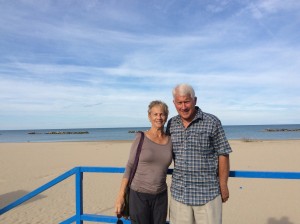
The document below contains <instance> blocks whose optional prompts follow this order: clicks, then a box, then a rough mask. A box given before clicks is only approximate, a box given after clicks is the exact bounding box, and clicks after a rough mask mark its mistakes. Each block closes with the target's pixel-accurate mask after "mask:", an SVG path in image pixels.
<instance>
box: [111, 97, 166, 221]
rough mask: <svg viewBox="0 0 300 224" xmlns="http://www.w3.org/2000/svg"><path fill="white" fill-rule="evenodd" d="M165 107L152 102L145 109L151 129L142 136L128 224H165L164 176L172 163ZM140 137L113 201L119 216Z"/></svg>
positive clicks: (137, 139)
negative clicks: (166, 131) (165, 127)
mask: <svg viewBox="0 0 300 224" xmlns="http://www.w3.org/2000/svg"><path fill="white" fill-rule="evenodd" d="M168 114H169V111H168V106H167V105H166V104H165V103H164V102H161V101H152V102H151V103H150V104H149V107H148V118H149V120H150V122H151V128H150V129H149V130H148V131H146V132H145V139H144V143H143V146H142V151H141V154H140V158H139V163H138V167H137V170H136V173H135V176H134V178H133V181H132V183H131V187H130V188H131V189H130V196H129V210H130V220H131V223H142V224H165V223H166V217H167V208H168V192H167V183H166V176H167V170H168V167H169V165H170V164H171V162H172V143H171V139H170V137H169V136H167V135H166V134H165V132H164V124H165V123H166V121H167V119H168ZM140 138H141V134H140V133H139V134H137V136H136V138H135V141H134V142H133V144H132V146H131V151H130V155H129V160H128V163H127V166H126V170H125V173H124V176H123V179H122V183H121V188H120V191H119V194H118V197H117V200H116V205H115V212H116V214H117V216H118V217H121V216H122V208H123V206H124V196H125V189H126V187H127V184H128V179H129V175H130V171H131V168H132V165H133V162H134V158H135V154H136V150H137V145H138V143H139V141H140Z"/></svg>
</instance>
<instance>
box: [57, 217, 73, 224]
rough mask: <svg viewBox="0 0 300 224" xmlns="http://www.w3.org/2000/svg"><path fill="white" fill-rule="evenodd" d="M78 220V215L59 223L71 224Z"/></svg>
mask: <svg viewBox="0 0 300 224" xmlns="http://www.w3.org/2000/svg"><path fill="white" fill-rule="evenodd" d="M75 221H76V215H74V216H72V217H70V218H68V219H66V220H65V221H62V222H60V223H59V224H71V223H73V222H75Z"/></svg>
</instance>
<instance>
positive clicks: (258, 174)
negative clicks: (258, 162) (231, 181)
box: [229, 170, 300, 179]
mask: <svg viewBox="0 0 300 224" xmlns="http://www.w3.org/2000/svg"><path fill="white" fill-rule="evenodd" d="M229 176H230V177H240V178H271V179H300V172H273V171H240V170H236V171H230V174H229Z"/></svg>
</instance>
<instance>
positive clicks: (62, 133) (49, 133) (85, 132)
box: [28, 131, 89, 135]
mask: <svg viewBox="0 0 300 224" xmlns="http://www.w3.org/2000/svg"><path fill="white" fill-rule="evenodd" d="M28 134H31V135H33V134H43V133H38V132H34V131H33V132H28ZM44 134H47V135H74V134H78V135H82V134H89V132H88V131H50V132H46V133H44Z"/></svg>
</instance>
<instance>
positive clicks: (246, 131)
mask: <svg viewBox="0 0 300 224" xmlns="http://www.w3.org/2000/svg"><path fill="white" fill-rule="evenodd" d="M223 127H224V130H225V133H226V137H227V138H228V139H229V140H238V139H247V140H276V139H278V140H283V139H300V131H299V130H300V124H280V125H278V124H273V125H224V126H223ZM149 128H150V127H127V128H125V127H122V128H73V129H28V130H0V142H2V143H4V142H12V143H13V142H66V141H105V140H133V139H134V137H135V132H137V131H146V130H148V129H149ZM267 129H271V130H274V131H270V130H269V131H266V130H267ZM295 130H298V131H295ZM55 132H57V133H55Z"/></svg>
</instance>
